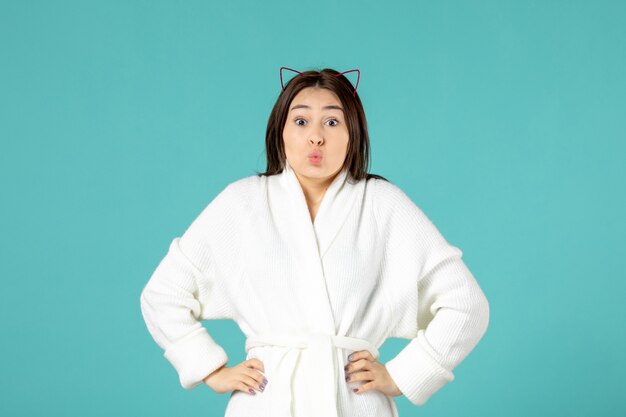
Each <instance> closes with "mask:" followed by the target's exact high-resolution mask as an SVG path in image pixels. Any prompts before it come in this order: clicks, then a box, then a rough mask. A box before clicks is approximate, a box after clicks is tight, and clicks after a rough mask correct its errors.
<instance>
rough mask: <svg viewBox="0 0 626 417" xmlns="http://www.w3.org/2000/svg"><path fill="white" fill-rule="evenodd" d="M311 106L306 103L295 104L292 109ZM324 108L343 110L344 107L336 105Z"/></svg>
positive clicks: (324, 108) (323, 108)
mask: <svg viewBox="0 0 626 417" xmlns="http://www.w3.org/2000/svg"><path fill="white" fill-rule="evenodd" d="M310 108H311V107H309V106H307V105H306V104H296V105H295V106H293V107H292V108H291V110H295V109H310ZM322 110H341V111H343V109H342V108H341V107H340V106H335V105H330V106H326V107H322Z"/></svg>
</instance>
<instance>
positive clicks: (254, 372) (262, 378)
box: [244, 368, 267, 385]
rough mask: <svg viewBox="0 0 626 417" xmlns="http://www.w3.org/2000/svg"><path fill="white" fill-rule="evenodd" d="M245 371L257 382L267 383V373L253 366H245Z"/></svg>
mask: <svg viewBox="0 0 626 417" xmlns="http://www.w3.org/2000/svg"><path fill="white" fill-rule="evenodd" d="M244 372H245V374H246V375H248V376H249V377H250V378H253V379H254V380H255V381H256V382H257V384H259V385H261V384H264V385H265V384H267V378H266V377H265V375H263V374H262V373H261V372H259V371H258V370H256V369H252V368H244Z"/></svg>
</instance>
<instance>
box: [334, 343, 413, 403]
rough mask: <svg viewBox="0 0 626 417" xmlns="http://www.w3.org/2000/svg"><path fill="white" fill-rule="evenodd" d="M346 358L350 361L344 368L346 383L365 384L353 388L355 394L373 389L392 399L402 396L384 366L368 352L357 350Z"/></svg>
mask: <svg viewBox="0 0 626 417" xmlns="http://www.w3.org/2000/svg"><path fill="white" fill-rule="evenodd" d="M348 358H349V360H350V361H349V362H348V364H347V365H346V366H345V367H344V371H345V374H346V376H347V377H349V380H347V381H346V383H347V384H349V383H351V382H356V381H365V382H366V383H365V384H363V385H361V386H360V387H358V388H354V389H353V391H354V392H355V393H357V394H360V393H362V392H367V391H370V390H373V389H374V390H378V391H380V392H382V393H383V394H386V395H390V396H392V397H395V396H398V395H402V392H401V391H400V389H399V388H398V386H397V385H396V383H395V382H394V381H393V379H392V378H391V375H389V372H387V368H385V365H383V364H382V363H380V362H378V360H376V359H375V358H374V357H373V356H372V354H371V353H370V352H369V351H368V350H359V351H357V352H354V353H352V355H350V356H349V357H348Z"/></svg>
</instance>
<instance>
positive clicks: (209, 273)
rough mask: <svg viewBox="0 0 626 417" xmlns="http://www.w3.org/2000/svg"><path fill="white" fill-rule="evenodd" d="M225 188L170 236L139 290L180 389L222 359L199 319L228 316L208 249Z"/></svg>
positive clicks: (225, 205) (222, 215)
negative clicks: (182, 229)
mask: <svg viewBox="0 0 626 417" xmlns="http://www.w3.org/2000/svg"><path fill="white" fill-rule="evenodd" d="M231 191H232V190H231V189H230V188H229V187H227V188H226V189H224V190H223V191H222V192H221V193H220V194H218V196H217V197H215V199H214V200H213V201H212V202H211V203H209V205H208V206H207V207H206V208H205V209H204V210H203V211H202V212H201V213H200V215H199V216H198V217H197V218H196V219H195V220H194V221H193V222H192V224H191V225H190V226H189V227H188V229H187V230H186V231H185V232H184V234H183V235H182V236H180V237H175V238H174V239H173V240H172V241H171V243H170V245H169V249H168V251H167V253H166V255H165V257H164V258H163V259H162V260H161V261H160V263H159V265H158V266H157V268H156V270H155V271H154V272H153V274H152V276H151V277H150V279H149V281H148V283H147V284H146V285H145V287H144V289H143V291H142V293H141V296H140V305H141V312H142V315H143V318H144V321H145V323H146V326H147V328H148V331H149V332H150V334H151V335H152V337H153V339H154V340H155V342H156V343H157V344H158V345H159V346H160V347H161V348H162V349H163V350H164V356H165V358H167V359H168V360H169V362H170V363H171V364H172V365H173V367H174V368H175V370H176V371H177V372H178V376H179V380H180V384H181V385H182V387H183V388H185V389H191V388H194V387H196V386H198V385H200V384H202V383H203V379H204V378H205V377H206V376H207V375H209V374H210V373H211V372H213V371H214V370H216V369H218V368H220V367H221V366H222V365H225V364H226V363H227V362H228V356H227V354H226V352H225V350H224V349H223V348H222V347H221V346H220V345H219V344H217V343H216V342H215V340H213V338H212V337H211V336H210V335H209V333H208V332H207V330H206V328H205V327H204V326H203V325H202V323H201V320H209V319H228V318H232V313H231V307H230V303H229V302H228V299H227V297H226V296H225V294H224V291H223V286H222V283H221V280H222V277H221V276H220V275H219V274H218V273H217V269H216V268H215V259H214V257H213V254H212V250H211V245H212V242H213V241H214V239H213V238H214V237H215V236H216V235H220V234H222V235H223V234H224V230H223V228H222V229H220V228H219V227H218V225H220V224H224V223H226V224H227V223H228V221H227V220H228V218H229V213H232V211H233V210H232V207H230V206H231V204H232V195H231V194H232V192H231ZM229 207H230V208H231V210H228V209H229ZM231 217H232V216H231Z"/></svg>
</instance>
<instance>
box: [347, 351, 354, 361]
mask: <svg viewBox="0 0 626 417" xmlns="http://www.w3.org/2000/svg"><path fill="white" fill-rule="evenodd" d="M352 355H353V353H351V354H350V355H349V356H348V360H349V361H351V360H352Z"/></svg>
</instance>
